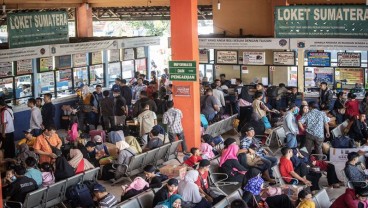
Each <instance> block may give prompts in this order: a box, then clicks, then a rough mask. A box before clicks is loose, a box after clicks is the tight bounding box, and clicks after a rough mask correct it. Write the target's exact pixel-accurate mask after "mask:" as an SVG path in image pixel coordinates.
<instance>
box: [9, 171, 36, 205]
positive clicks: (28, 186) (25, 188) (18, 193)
mask: <svg viewBox="0 0 368 208" xmlns="http://www.w3.org/2000/svg"><path fill="white" fill-rule="evenodd" d="M25 174H26V169H25V168H24V167H23V166H16V167H15V176H16V177H17V179H16V180H15V181H14V182H13V183H12V184H10V186H9V191H8V192H7V193H4V195H5V196H6V199H7V200H10V201H15V202H20V203H24V199H25V198H26V196H27V194H28V193H30V192H32V191H35V190H37V188H38V186H37V183H36V181H35V180H33V179H32V178H28V177H26V176H25ZM10 207H12V206H10Z"/></svg>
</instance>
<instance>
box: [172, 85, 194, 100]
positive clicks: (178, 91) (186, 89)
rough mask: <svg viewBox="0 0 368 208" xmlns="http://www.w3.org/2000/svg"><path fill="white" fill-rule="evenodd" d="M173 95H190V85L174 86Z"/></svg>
mask: <svg viewBox="0 0 368 208" xmlns="http://www.w3.org/2000/svg"><path fill="white" fill-rule="evenodd" d="M174 96H175V97H177V96H178V97H190V86H174Z"/></svg>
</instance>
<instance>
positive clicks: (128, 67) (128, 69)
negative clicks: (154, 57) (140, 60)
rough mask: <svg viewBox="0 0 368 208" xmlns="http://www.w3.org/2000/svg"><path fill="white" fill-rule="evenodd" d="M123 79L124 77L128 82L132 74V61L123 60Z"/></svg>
mask: <svg viewBox="0 0 368 208" xmlns="http://www.w3.org/2000/svg"><path fill="white" fill-rule="evenodd" d="M122 68H123V79H126V80H127V81H128V82H129V81H130V80H131V79H132V77H133V76H134V61H123V62H122Z"/></svg>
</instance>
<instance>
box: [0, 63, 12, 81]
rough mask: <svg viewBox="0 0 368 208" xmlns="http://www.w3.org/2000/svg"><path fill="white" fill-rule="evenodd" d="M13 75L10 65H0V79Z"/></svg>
mask: <svg viewBox="0 0 368 208" xmlns="http://www.w3.org/2000/svg"><path fill="white" fill-rule="evenodd" d="M12 75H13V69H12V63H11V62H2V63H0V77H8V76H12Z"/></svg>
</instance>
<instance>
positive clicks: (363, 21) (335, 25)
mask: <svg viewBox="0 0 368 208" xmlns="http://www.w3.org/2000/svg"><path fill="white" fill-rule="evenodd" d="M367 36H368V9H367V6H366V5H336V6H335V5H308V6H279V7H276V8H275V37H276V38H300V37H302V38H346V39H349V38H351V39H358V38H367Z"/></svg>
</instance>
